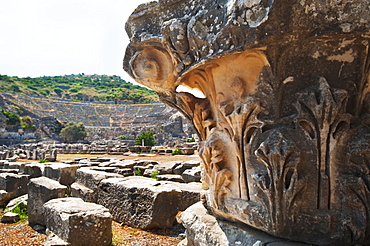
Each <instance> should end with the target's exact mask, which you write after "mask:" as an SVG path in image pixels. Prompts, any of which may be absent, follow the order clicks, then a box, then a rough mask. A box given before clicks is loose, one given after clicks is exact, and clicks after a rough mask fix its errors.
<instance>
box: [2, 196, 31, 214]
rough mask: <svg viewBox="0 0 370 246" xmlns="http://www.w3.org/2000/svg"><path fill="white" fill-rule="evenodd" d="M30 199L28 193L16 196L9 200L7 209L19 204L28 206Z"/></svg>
mask: <svg viewBox="0 0 370 246" xmlns="http://www.w3.org/2000/svg"><path fill="white" fill-rule="evenodd" d="M27 201H28V194H25V195H23V196H19V197H16V198H14V199H12V200H10V201H9V203H8V204H7V205H6V208H5V209H6V210H8V211H10V210H12V209H13V208H15V207H16V206H17V205H18V204H23V205H25V206H27Z"/></svg>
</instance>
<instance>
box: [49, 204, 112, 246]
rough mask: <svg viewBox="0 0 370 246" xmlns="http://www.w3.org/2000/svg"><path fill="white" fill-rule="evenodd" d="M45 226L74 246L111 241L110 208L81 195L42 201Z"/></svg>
mask: <svg viewBox="0 0 370 246" xmlns="http://www.w3.org/2000/svg"><path fill="white" fill-rule="evenodd" d="M44 211H45V216H46V227H47V229H48V230H49V231H52V232H53V233H54V234H55V235H57V236H58V237H59V238H60V239H62V240H63V241H65V242H68V243H69V244H70V245H71V246H74V245H94V246H108V245H110V244H111V242H112V216H111V214H110V213H109V210H108V209H107V208H105V207H103V206H101V205H98V204H95V203H88V202H84V201H83V200H82V199H80V198H74V197H69V198H59V199H53V200H50V201H48V202H47V203H45V205H44Z"/></svg>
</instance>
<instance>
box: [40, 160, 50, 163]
mask: <svg viewBox="0 0 370 246" xmlns="http://www.w3.org/2000/svg"><path fill="white" fill-rule="evenodd" d="M47 162H50V161H49V160H44V159H40V160H39V163H47Z"/></svg>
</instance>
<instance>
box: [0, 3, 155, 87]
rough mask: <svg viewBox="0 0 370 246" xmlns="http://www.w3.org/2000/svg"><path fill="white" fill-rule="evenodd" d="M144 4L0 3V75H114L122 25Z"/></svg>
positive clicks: (119, 71) (120, 50)
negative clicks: (137, 7)
mask: <svg viewBox="0 0 370 246" xmlns="http://www.w3.org/2000/svg"><path fill="white" fill-rule="evenodd" d="M148 1H149V0H135V1H133V0H0V74H6V75H9V76H18V77H27V76H30V77H38V76H43V75H46V76H56V75H64V74H78V73H85V74H107V75H113V74H114V75H119V76H121V77H122V78H123V79H125V80H126V81H130V82H133V80H132V79H131V78H130V77H129V76H128V75H127V74H126V73H125V72H124V71H123V69H122V59H123V56H124V52H125V47H126V46H127V44H128V42H129V41H128V37H127V35H126V32H125V28H124V27H125V26H124V24H125V22H126V20H127V18H128V17H129V15H130V14H131V13H132V11H133V10H134V9H135V8H136V6H138V5H139V4H140V3H143V2H148Z"/></svg>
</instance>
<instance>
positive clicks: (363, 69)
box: [124, 0, 370, 245]
mask: <svg viewBox="0 0 370 246" xmlns="http://www.w3.org/2000/svg"><path fill="white" fill-rule="evenodd" d="M369 5H370V1H369V0H352V1H334V0H328V1H313V0H306V1H302V0H299V1H298V0H292V1H284V0H275V1H274V0H269V1H267V0H266V1H265V0H263V1H262V0H253V1H251V0H243V1H242V0H214V1H211V0H202V1H201V0H187V1H185V0H162V1H161V0H160V1H158V2H151V3H148V4H143V5H140V6H139V7H138V8H137V9H136V10H135V12H134V13H133V14H132V15H131V17H130V18H129V20H128V22H127V24H126V31H127V33H128V35H129V36H130V39H131V43H130V44H129V46H128V48H127V51H126V56H125V59H124V69H125V70H126V71H127V72H128V73H129V74H130V75H131V76H132V77H133V78H134V79H135V80H136V81H137V82H139V83H141V84H143V85H145V86H147V87H150V88H152V89H153V90H155V91H157V93H158V94H159V96H160V98H161V100H162V101H163V102H165V103H167V104H168V105H170V106H172V107H174V108H176V109H178V110H179V111H181V112H182V113H183V114H184V115H185V116H186V117H187V118H188V119H189V120H190V121H191V122H192V123H193V125H194V127H195V129H196V130H197V133H198V135H199V137H200V139H201V145H200V148H199V151H200V155H201V158H202V159H203V173H202V175H203V177H202V178H203V187H204V189H206V190H208V195H207V206H208V208H209V210H210V212H212V213H213V214H214V215H215V216H216V217H218V218H223V219H225V220H228V221H234V222H237V223H239V224H246V225H250V226H252V227H254V228H257V229H260V230H262V231H265V232H267V233H269V234H271V235H274V236H277V237H282V238H286V239H290V240H296V241H300V242H305V243H310V244H317V245H353V244H362V245H363V244H369V243H370V206H369V202H370V176H369V170H370V166H369V165H370V163H369V160H370V142H369V139H370V128H369V126H370V121H369V107H370V98H369V83H370V74H369V72H370V69H369V64H370V62H369V61H370V55H369V37H370V31H369V30H370V8H369ZM183 86H185V87H188V88H190V89H193V90H196V91H199V92H201V93H200V96H194V95H195V93H188V92H181V90H180V89H181V88H183ZM193 94H194V95H193ZM202 94H203V95H202Z"/></svg>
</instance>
